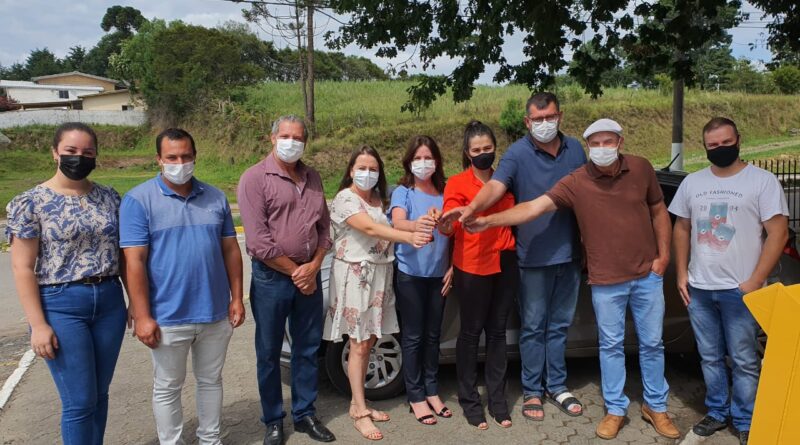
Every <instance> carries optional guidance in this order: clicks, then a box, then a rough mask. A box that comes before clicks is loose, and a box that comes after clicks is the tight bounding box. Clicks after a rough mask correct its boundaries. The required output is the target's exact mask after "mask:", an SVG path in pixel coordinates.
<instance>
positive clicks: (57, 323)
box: [39, 279, 128, 445]
mask: <svg viewBox="0 0 800 445" xmlns="http://www.w3.org/2000/svg"><path fill="white" fill-rule="evenodd" d="M39 294H40V295H41V301H42V309H43V311H44V317H45V319H46V320H47V323H49V324H50V327H51V328H53V331H54V332H55V335H56V338H57V339H58V349H56V351H55V353H56V356H55V358H54V359H53V360H46V363H47V367H48V368H50V374H51V375H52V376H53V380H54V381H55V384H56V388H57V389H58V394H59V396H61V437H62V439H63V441H64V444H65V445H89V444H94V445H97V444H102V443H103V435H104V434H105V430H106V419H107V418H108V387H109V386H110V385H111V378H112V377H113V376H114V368H115V367H116V365H117V357H119V350H120V347H121V346H122V338H123V336H124V335H125V322H126V320H127V317H128V310H127V309H126V307H125V299H124V298H123V296H122V285H121V284H120V282H119V279H112V280H107V281H103V282H102V283H99V284H68V283H65V284H55V285H50V286H40V287H39Z"/></svg>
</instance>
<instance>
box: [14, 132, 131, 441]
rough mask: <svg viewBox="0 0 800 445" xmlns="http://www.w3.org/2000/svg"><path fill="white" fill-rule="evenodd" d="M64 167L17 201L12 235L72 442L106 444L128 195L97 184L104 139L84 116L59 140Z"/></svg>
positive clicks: (41, 350)
mask: <svg viewBox="0 0 800 445" xmlns="http://www.w3.org/2000/svg"><path fill="white" fill-rule="evenodd" d="M52 149H53V150H52V155H53V160H54V161H55V165H56V173H55V175H54V176H53V177H52V178H50V179H49V180H47V181H45V182H43V183H42V184H39V185H37V186H36V187H34V188H32V189H30V190H27V191H25V192H23V193H22V194H20V195H18V196H16V197H15V198H14V199H13V200H12V201H11V202H10V203H9V204H8V207H7V210H8V226H7V227H6V235H7V237H8V239H9V242H10V243H11V264H12V268H13V270H14V281H15V283H16V286H17V293H18V294H19V299H20V303H21V304H22V307H23V309H24V311H25V316H26V318H27V319H28V323H29V324H30V329H31V348H32V349H33V351H34V353H36V355H38V356H40V357H42V358H44V359H45V361H46V363H47V366H48V368H50V373H51V374H52V376H53V380H54V381H55V384H56V388H57V389H58V392H59V395H60V396H61V405H62V412H61V436H62V439H63V442H64V444H65V445H72V444H79V445H86V444H92V445H95V444H102V443H103V434H104V432H105V427H106V417H107V413H108V388H109V385H110V384H111V378H112V375H113V373H114V367H115V366H116V363H117V357H118V355H119V350H120V346H121V345H122V337H123V335H124V333H125V322H126V319H127V309H126V307H125V300H124V298H123V296H122V284H120V280H119V272H120V264H119V259H120V255H119V230H118V228H119V224H118V220H117V215H118V212H119V204H120V197H119V194H117V192H116V191H114V189H112V188H110V187H106V186H102V185H100V184H96V183H93V182H91V181H89V180H88V179H87V176H88V175H89V173H91V171H92V170H93V169H94V168H95V158H96V157H97V135H96V134H95V132H94V130H92V129H91V128H90V127H89V126H87V125H85V124H81V123H77V122H71V123H66V124H63V125H61V126H60V127H58V129H57V130H56V134H55V137H54V138H53V147H52Z"/></svg>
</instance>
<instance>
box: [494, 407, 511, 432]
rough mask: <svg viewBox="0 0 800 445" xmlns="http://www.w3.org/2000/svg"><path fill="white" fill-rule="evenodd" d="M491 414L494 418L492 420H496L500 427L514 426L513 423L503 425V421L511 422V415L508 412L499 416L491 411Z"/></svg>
mask: <svg viewBox="0 0 800 445" xmlns="http://www.w3.org/2000/svg"><path fill="white" fill-rule="evenodd" d="M489 416H490V417H491V418H492V420H494V423H496V424H498V425H499V426H500V428H511V427H512V426H513V424H512V423H509V424H508V425H503V422H505V421H506V420H508V421H509V422H511V416H510V415H509V414H508V413H506V414H504V415H502V416H498V415H495V414H494V413H492V412H491V411H489Z"/></svg>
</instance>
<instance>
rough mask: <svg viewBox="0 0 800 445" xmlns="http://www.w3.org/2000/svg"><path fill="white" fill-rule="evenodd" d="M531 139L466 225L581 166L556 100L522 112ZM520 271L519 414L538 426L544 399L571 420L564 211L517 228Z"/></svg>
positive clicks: (570, 219)
mask: <svg viewBox="0 0 800 445" xmlns="http://www.w3.org/2000/svg"><path fill="white" fill-rule="evenodd" d="M525 109H526V115H525V126H526V127H527V128H528V130H529V134H527V135H525V136H524V137H523V138H521V139H519V140H517V141H516V142H514V143H513V144H512V145H511V147H509V149H508V151H506V153H505V154H504V155H503V158H502V159H501V160H500V163H499V165H498V166H497V170H495V172H494V174H493V175H492V179H491V180H490V181H489V182H487V183H486V184H485V185H484V186H483V188H482V189H481V191H480V192H479V193H478V195H477V196H475V199H474V200H473V201H472V203H470V205H469V206H468V207H467V208H466V211H465V212H464V214H463V215H464V216H463V218H464V219H466V218H468V217H469V216H470V215H471V214H477V213H479V212H482V211H484V210H485V209H487V208H489V207H491V206H492V205H493V204H494V203H495V202H497V201H498V200H499V199H500V198H501V197H502V196H503V194H504V193H505V192H506V191H507V190H511V192H512V193H513V194H514V199H515V201H516V202H517V203H521V202H526V201H529V200H532V199H536V198H538V197H539V196H541V195H542V194H544V192H546V191H548V190H550V188H551V187H553V186H554V185H555V184H556V183H557V182H558V181H559V180H560V179H561V178H563V177H564V176H567V175H568V174H570V173H571V172H572V171H573V170H575V169H577V168H579V167H581V166H582V165H583V164H585V163H586V154H585V153H584V151H583V148H582V146H581V143H580V142H579V141H578V140H577V139H575V138H572V137H569V136H566V135H564V134H563V133H561V132H560V131H559V125H560V123H561V120H562V118H563V113H562V112H561V110H560V108H559V104H558V98H556V96H555V95H553V94H552V93H548V92H541V93H536V94H534V95H532V96H531V97H530V99H528V102H527V103H526V105H525ZM515 236H516V239H517V258H518V263H519V268H520V290H519V306H520V321H521V328H520V335H519V347H520V355H521V358H522V390H523V405H522V414H523V415H524V416H525V417H526V418H528V419H531V420H543V419H544V409H543V407H542V399H543V398H544V399H546V400H548V401H549V402H552V403H553V404H554V405H555V406H557V407H558V408H559V409H560V410H561V411H563V412H564V413H566V414H567V415H570V416H580V415H581V414H582V413H583V406H582V404H581V403H580V402H579V401H578V399H577V398H575V397H574V396H573V395H572V394H571V393H570V392H569V391H568V390H567V386H566V379H567V366H566V363H565V360H564V352H565V349H566V343H567V329H568V328H569V326H570V325H571V324H572V317H573V316H574V315H575V305H576V303H577V301H578V287H579V284H580V276H581V262H580V242H579V240H578V230H577V225H576V223H575V215H574V214H573V213H572V211H571V210H568V209H564V210H558V211H556V212H553V213H550V214H548V215H547V216H543V217H541V218H539V219H537V220H534V221H532V222H528V223H525V224H522V225H520V226H517V227H516V230H515Z"/></svg>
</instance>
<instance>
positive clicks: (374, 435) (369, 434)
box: [348, 402, 388, 440]
mask: <svg viewBox="0 0 800 445" xmlns="http://www.w3.org/2000/svg"><path fill="white" fill-rule="evenodd" d="M354 406H356V404H355V403H353V402H350V412H349V413H348V414H349V415H350V418H351V419H353V428H355V429H356V431H358V433H359V434H361V436H362V437H363V438H365V439H369V440H381V439H383V433H381V430H379V429H378V428H377V427H376V426H375V425H374V424H373V425H372V429H371V430H369V431H363V430H361V428H359V427H358V421H359V420H362V419H369V420H370V423H372V420H373V418H372V417H373V410H371V409H369V408H367V409H366V411H362V412H360V413H356V414H354V413H353V407H354ZM387 420H388V419H387Z"/></svg>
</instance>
